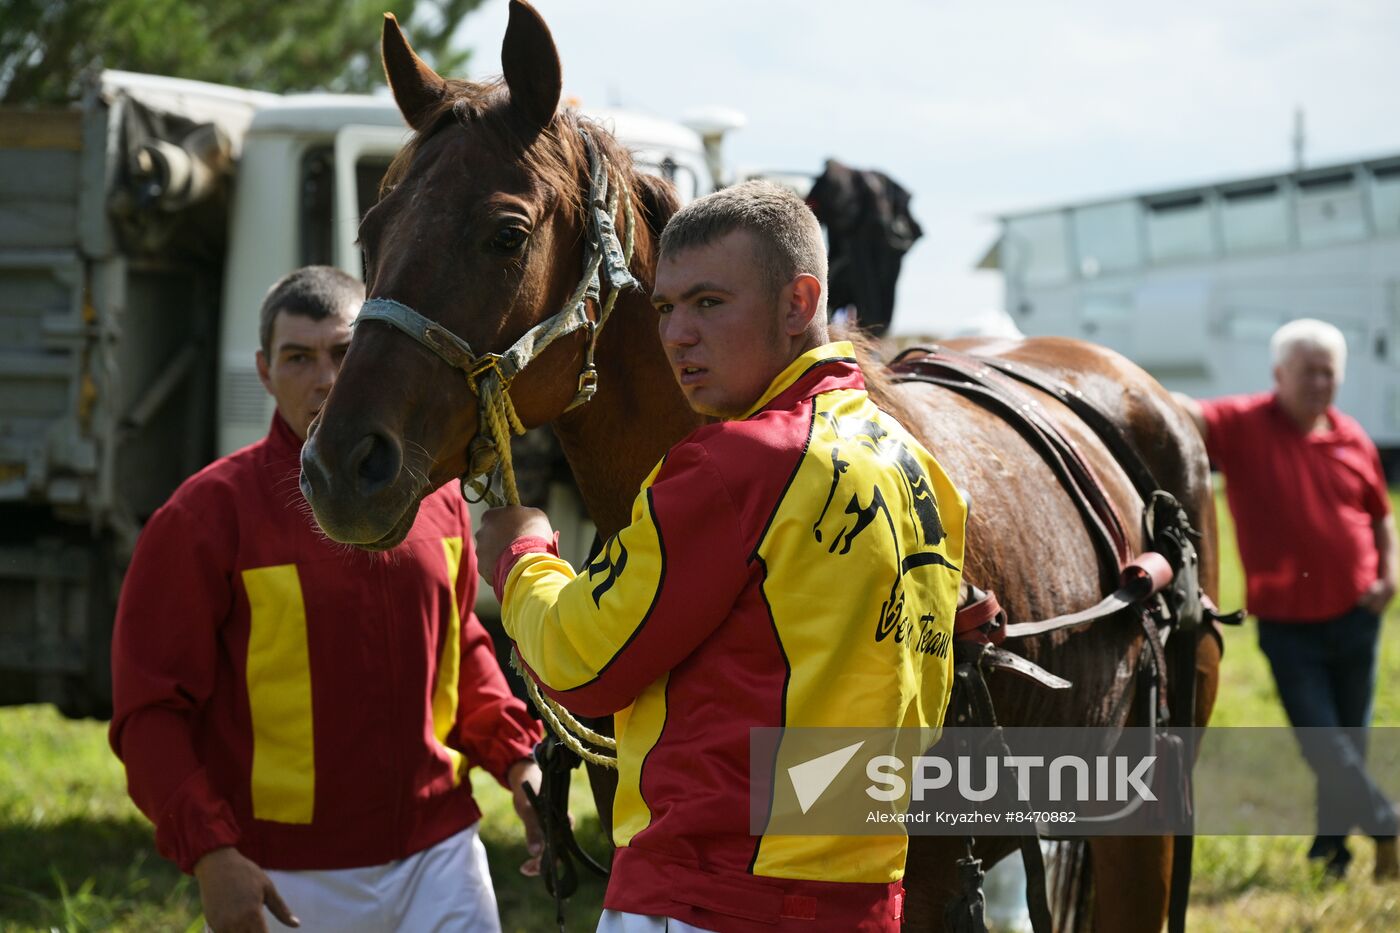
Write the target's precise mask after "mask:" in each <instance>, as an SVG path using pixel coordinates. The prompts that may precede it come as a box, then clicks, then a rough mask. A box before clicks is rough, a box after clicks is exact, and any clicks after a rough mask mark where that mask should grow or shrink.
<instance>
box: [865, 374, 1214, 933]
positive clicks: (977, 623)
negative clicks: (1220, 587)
mask: <svg viewBox="0 0 1400 933" xmlns="http://www.w3.org/2000/svg"><path fill="white" fill-rule="evenodd" d="M890 369H891V371H892V372H893V374H894V377H895V381H896V382H901V383H902V382H924V383H929V384H932V385H937V386H941V387H943V388H945V389H948V390H951V391H953V392H957V393H958V394H960V395H962V396H964V397H966V398H968V399H970V400H972V401H974V402H976V403H977V404H979V405H981V406H982V407H984V408H986V409H988V410H989V411H992V412H993V413H995V414H997V415H999V416H1000V417H1001V418H1002V419H1003V420H1005V421H1006V422H1007V423H1008V424H1010V425H1012V426H1013V427H1014V428H1015V429H1016V430H1017V431H1018V433H1020V434H1021V435H1022V437H1023V438H1025V439H1026V441H1027V442H1028V443H1029V444H1030V445H1031V447H1033V448H1034V449H1035V450H1036V451H1037V453H1039V454H1040V456H1041V458H1042V459H1043V460H1044V462H1045V463H1046V464H1047V465H1048V466H1049V467H1050V469H1051V471H1052V472H1053V473H1054V474H1055V475H1056V478H1057V479H1058V480H1059V482H1060V484H1061V485H1062V486H1063V487H1064V488H1065V490H1066V492H1067V493H1068V494H1069V496H1070V498H1071V499H1072V500H1073V501H1074V503H1075V506H1076V507H1077V509H1078V510H1079V512H1080V515H1081V517H1082V518H1083V520H1084V525H1085V527H1086V529H1088V531H1089V533H1090V536H1091V538H1093V540H1094V545H1095V549H1096V551H1097V553H1098V555H1099V558H1100V560H1099V563H1100V566H1101V567H1102V568H1103V571H1104V580H1105V581H1106V583H1108V585H1110V586H1114V587H1115V588H1114V589H1113V592H1111V593H1110V594H1109V595H1108V596H1106V597H1104V599H1103V600H1101V601H1100V602H1099V603H1097V604H1096V605H1094V606H1091V607H1089V608H1087V609H1084V610H1080V611H1078V612H1073V613H1068V614H1066V615H1061V616H1056V617H1054V618H1051V619H1044V620H1040V621H1033V622H1019V623H1012V622H1009V621H1008V620H1007V617H1006V613H1005V611H1004V610H1002V608H1001V606H1000V605H999V603H998V601H997V598H996V594H995V593H991V592H984V591H982V590H979V589H977V588H976V587H972V589H971V598H970V599H969V600H968V602H967V603H966V604H965V605H964V606H963V607H961V608H960V609H959V610H958V613H957V617H956V619H955V621H954V626H953V628H954V696H953V698H952V700H951V706H952V708H953V712H954V716H955V717H956V721H957V722H958V723H959V724H966V725H977V726H983V727H986V728H988V729H990V730H991V734H992V736H993V739H992V741H993V742H994V743H1000V745H1001V748H1000V749H997V751H999V752H1001V753H1003V754H1009V749H1007V747H1006V745H1005V741H1004V740H1003V739H1001V738H1000V735H1001V731H1000V730H1001V727H1000V725H999V724H998V723H997V721H996V714H995V709H994V707H993V704H992V698H991V693H990V691H989V690H988V688H987V682H986V674H987V673H989V672H990V671H996V670H1000V671H1005V672H1007V673H1010V674H1013V675H1015V676H1018V677H1021V678H1024V679H1027V680H1030V681H1032V682H1034V683H1037V684H1039V685H1041V686H1043V687H1046V688H1049V689H1052V690H1065V689H1068V688H1069V687H1071V686H1072V684H1071V683H1070V682H1069V681H1068V680H1065V679H1064V678H1061V677H1058V676H1056V675H1054V674H1052V673H1050V672H1049V671H1047V670H1045V669H1044V668H1042V667H1040V666H1039V665H1037V664H1036V663H1034V662H1033V661H1031V660H1029V659H1027V658H1025V657H1022V656H1020V655H1018V654H1013V653H1012V652H1010V651H1007V650H1005V649H1004V648H1003V647H1001V646H1002V644H1003V643H1004V642H1005V641H1006V640H1007V639H1016V638H1026V637H1032V636H1038V635H1044V634H1048V633H1050V632H1055V631H1061V630H1066V629H1071V628H1076V629H1081V630H1082V629H1083V628H1085V627H1087V626H1089V625H1091V624H1093V623H1095V622H1098V621H1101V620H1104V619H1108V618H1112V617H1115V616H1128V615H1129V613H1131V614H1132V616H1133V617H1135V619H1136V621H1137V623H1138V624H1140V625H1141V626H1142V629H1143V634H1144V636H1145V638H1146V642H1147V647H1148V650H1147V651H1146V652H1145V657H1146V659H1147V661H1146V664H1145V670H1144V673H1145V674H1146V675H1147V678H1148V681H1147V682H1148V685H1149V686H1148V688H1147V690H1146V691H1144V693H1145V699H1146V702H1147V704H1148V709H1147V711H1146V715H1147V719H1148V722H1150V723H1151V724H1152V725H1153V727H1154V730H1155V728H1156V727H1157V726H1167V725H1170V726H1174V727H1189V726H1191V725H1193V724H1194V716H1195V705H1196V698H1195V687H1196V646H1197V643H1198V641H1199V639H1200V637H1201V635H1202V633H1203V632H1204V633H1209V634H1210V635H1212V636H1213V637H1215V638H1216V639H1217V640H1219V639H1220V634H1219V631H1218V629H1217V628H1216V626H1215V624H1214V623H1217V622H1225V623H1231V624H1238V623H1239V621H1240V619H1241V614H1240V613H1233V614H1231V615H1230V616H1222V615H1221V614H1220V613H1219V612H1218V611H1216V609H1215V607H1214V606H1213V605H1212V604H1211V603H1210V600H1209V598H1208V597H1207V596H1206V595H1205V593H1204V592H1202V590H1201V588H1200V584H1199V577H1198V567H1197V560H1198V557H1197V553H1196V549H1195V546H1194V545H1193V544H1192V542H1191V539H1192V538H1193V537H1199V534H1198V533H1197V532H1196V531H1195V530H1194V529H1193V528H1191V526H1190V522H1189V520H1188V518H1187V515H1186V511H1185V509H1184V508H1183V507H1182V505H1181V504H1180V503H1179V502H1178V501H1177V500H1176V499H1175V498H1174V497H1173V496H1172V495H1171V494H1170V493H1167V492H1166V491H1164V490H1163V489H1162V488H1161V486H1160V484H1158V482H1157V480H1156V478H1155V477H1154V476H1153V475H1152V471H1151V469H1150V468H1149V467H1148V466H1147V464H1146V463H1145V462H1144V461H1143V459H1142V457H1141V456H1139V455H1138V453H1137V451H1136V450H1134V449H1133V447H1132V445H1131V444H1130V443H1129V442H1128V440H1127V438H1126V437H1125V436H1124V435H1123V433H1122V431H1121V430H1120V429H1119V428H1118V426H1117V425H1115V424H1114V423H1113V421H1112V420H1111V419H1110V418H1109V417H1108V416H1107V415H1105V414H1104V413H1103V412H1102V411H1100V410H1099V409H1097V408H1096V407H1094V405H1093V404H1092V403H1090V402H1089V401H1088V400H1087V399H1086V398H1085V397H1084V395H1083V394H1082V393H1080V392H1079V391H1077V390H1075V389H1073V388H1072V387H1070V386H1068V385H1067V384H1065V383H1062V382H1060V381H1058V380H1055V379H1052V378H1051V377H1049V376H1047V375H1045V374H1044V373H1041V372H1037V371H1034V370H1032V369H1030V368H1028V367H1025V366H1023V365H1021V364H1019V363H1015V362H1012V361H1010V360H1005V359H998V358H988V357H974V356H970V355H967V354H963V353H959V352H956V351H953V350H950V349H948V348H944V347H934V348H929V349H925V348H913V349H910V350H906V351H905V352H904V353H901V354H900V355H899V356H898V357H896V358H895V360H894V361H893V362H892V363H891V364H890ZM1025 387H1030V388H1033V389H1036V390H1038V391H1040V392H1043V393H1045V394H1047V395H1050V396H1052V397H1053V398H1056V399H1057V400H1059V401H1060V402H1062V403H1063V404H1064V405H1065V406H1066V407H1068V408H1069V409H1070V410H1071V411H1072V412H1073V413H1074V414H1075V415H1076V416H1077V417H1078V418H1079V419H1080V420H1081V421H1083V422H1084V423H1085V424H1086V425H1087V426H1088V427H1089V428H1090V429H1091V430H1092V431H1093V432H1094V433H1095V435H1097V436H1098V437H1099V439H1100V440H1101V441H1102V442H1103V443H1104V445H1105V446H1106V447H1107V448H1108V449H1109V451H1110V453H1111V454H1112V455H1113V457H1114V459H1115V460H1116V461H1117V463H1118V464H1119V466H1120V467H1121V468H1122V469H1123V471H1124V472H1125V473H1126V475H1127V477H1128V479H1129V480H1130V481H1131V482H1132V484H1133V487H1134V488H1135V489H1136V491H1137V493H1138V495H1139V496H1140V497H1141V499H1142V501H1143V503H1144V510H1143V516H1142V521H1143V530H1144V533H1145V534H1144V539H1145V541H1146V543H1147V548H1148V549H1147V550H1146V551H1144V552H1143V553H1142V554H1140V555H1137V556H1136V557H1134V556H1132V555H1131V552H1130V548H1129V544H1128V539H1127V535H1126V532H1125V531H1124V527H1123V521H1122V519H1121V517H1120V516H1119V515H1118V513H1117V510H1116V509H1115V508H1114V506H1113V503H1112V500H1111V499H1110V498H1109V496H1108V494H1107V493H1106V492H1105V490H1104V488H1103V486H1102V484H1101V483H1100V481H1099V479H1098V477H1097V476H1096V475H1095V474H1094V471H1093V470H1092V468H1090V466H1089V464H1088V463H1087V462H1086V461H1085V460H1084V459H1083V457H1082V456H1081V455H1080V453H1079V451H1078V449H1077V448H1076V446H1075V444H1074V443H1073V442H1072V441H1071V440H1069V439H1068V438H1067V437H1065V436H1064V434H1063V433H1062V432H1061V431H1060V430H1059V429H1058V428H1057V427H1056V426H1055V424H1054V422H1053V421H1052V420H1051V418H1050V416H1049V414H1048V412H1047V411H1046V410H1045V408H1044V406H1043V405H1042V404H1041V403H1040V402H1039V401H1038V400H1037V399H1036V398H1035V397H1034V396H1033V395H1032V394H1031V393H1028V392H1026V391H1025ZM1163 681H1165V682H1166V687H1167V688H1168V689H1162V686H1163ZM1169 697H1170V700H1169ZM1157 739H1158V741H1159V743H1161V742H1165V743H1166V744H1168V745H1171V744H1172V742H1173V741H1174V742H1175V745H1174V746H1173V747H1169V748H1167V749H1165V750H1166V751H1167V752H1168V758H1169V760H1172V759H1174V760H1175V761H1176V762H1177V763H1178V773H1179V774H1181V775H1183V776H1184V779H1183V782H1182V783H1183V789H1184V790H1185V799H1184V801H1183V806H1184V808H1185V813H1184V815H1185V818H1186V821H1187V823H1188V825H1189V822H1190V808H1191V802H1190V801H1191V788H1190V783H1189V772H1190V762H1191V761H1192V760H1193V759H1194V749H1190V748H1184V747H1182V743H1181V741H1180V739H1179V738H1178V737H1176V736H1165V735H1161V736H1157ZM1191 840H1192V837H1191V836H1190V835H1185V836H1179V837H1177V844H1176V845H1174V846H1173V855H1172V875H1171V893H1170V900H1169V914H1168V917H1169V930H1170V931H1171V933H1182V931H1184V930H1185V918H1186V905H1187V900H1188V897H1189V894H1190V877H1191V850H1192V846H1191ZM972 847H973V839H972V838H970V837H969V838H967V839H966V849H967V852H966V856H965V857H964V858H962V859H960V860H959V862H958V875H959V880H960V884H961V893H960V895H959V896H958V897H957V898H955V899H954V901H953V902H952V903H950V904H949V905H948V908H947V913H946V916H945V920H946V922H947V924H948V926H949V928H950V929H953V930H956V931H959V933H962V931H981V930H985V926H984V924H983V918H982V913H983V904H982V893H981V881H982V871H981V862H980V861H979V860H977V859H975V858H973V854H972ZM1020 850H1021V855H1022V858H1023V860H1024V862H1025V867H1026V898H1027V905H1028V907H1029V910H1030V915H1031V923H1032V927H1033V929H1034V930H1035V931H1036V933H1049V931H1050V929H1051V925H1052V920H1051V915H1050V909H1049V902H1048V898H1047V895H1046V890H1045V866H1044V863H1043V860H1042V857H1041V850H1040V841H1039V830H1037V834H1036V835H1034V836H1024V837H1022V838H1021V841H1020Z"/></svg>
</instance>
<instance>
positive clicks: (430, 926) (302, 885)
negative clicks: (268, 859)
mask: <svg viewBox="0 0 1400 933" xmlns="http://www.w3.org/2000/svg"><path fill="white" fill-rule="evenodd" d="M476 830H477V828H476V827H475V826H471V827H469V828H467V829H464V830H462V831H461V832H460V833H457V834H456V835H455V836H449V837H447V838H446V839H444V840H443V841H442V842H439V843H438V844H437V845H435V846H432V847H430V848H427V849H424V850H423V851H422V852H418V853H415V854H413V855H410V856H409V857H408V858H406V859H402V860H401V861H397V862H390V863H388V864H387V865H371V866H369V867H368V868H342V869H337V870H335V871H269V872H268V873H267V875H268V877H269V878H271V879H272V883H273V884H275V885H276V886H277V892H278V893H279V894H281V895H282V900H283V901H284V902H286V904H287V906H288V907H290V908H291V910H292V913H293V914H295V915H296V917H297V919H299V920H300V921H301V927H300V930H301V931H302V933H397V931H403V933H449V931H450V933H457V931H471V933H478V931H480V933H500V929H501V918H500V914H499V913H498V912H497V910H496V892H495V891H494V890H493V889H492V887H491V870H490V869H489V868H488V867H487V865H486V847H485V846H483V845H482V844H481V840H480V839H479V838H478V837H477V832H476ZM263 915H264V918H265V919H266V921H267V928H268V930H270V931H274V933H275V931H278V930H286V929H289V928H288V927H285V926H283V925H282V924H281V923H280V922H279V921H278V920H277V918H275V917H273V916H272V914H271V913H269V912H267V910H266V909H264V911H263Z"/></svg>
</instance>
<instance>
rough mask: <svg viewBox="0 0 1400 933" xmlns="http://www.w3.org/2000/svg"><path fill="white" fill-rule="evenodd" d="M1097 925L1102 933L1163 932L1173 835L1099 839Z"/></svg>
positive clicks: (1095, 841)
mask: <svg viewBox="0 0 1400 933" xmlns="http://www.w3.org/2000/svg"><path fill="white" fill-rule="evenodd" d="M1089 849H1090V851H1091V852H1092V853H1093V858H1092V864H1093V874H1094V923H1093V929H1094V930H1096V931H1099V933H1137V931H1142V933H1149V931H1150V933H1160V930H1161V929H1162V925H1163V924H1164V923H1165V922H1166V917H1167V895H1168V891H1169V887H1170V881H1171V865H1172V838H1171V837H1170V836H1096V837H1094V838H1092V839H1090V840H1089Z"/></svg>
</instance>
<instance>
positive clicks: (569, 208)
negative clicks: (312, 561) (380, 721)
mask: <svg viewBox="0 0 1400 933" xmlns="http://www.w3.org/2000/svg"><path fill="white" fill-rule="evenodd" d="M383 55H384V68H385V71H386V73H387V74H388V78H389V84H390V87H391V88H392V90H393V93H394V99H395V101H396V102H397V103H398V106H399V109H400V110H401V111H402V112H403V116H404V118H405V120H407V122H408V124H409V125H410V126H411V127H412V128H413V129H414V130H415V131H416V132H415V135H414V137H413V139H412V141H411V142H410V143H409V144H408V146H406V147H405V149H404V151H403V152H402V153H401V154H400V155H399V157H398V158H397V160H396V161H395V163H394V164H393V166H391V168H390V170H389V173H388V175H387V176H386V178H385V186H384V191H383V194H382V197H381V199H380V201H379V203H378V204H377V205H376V206H375V207H374V208H373V209H372V210H370V212H369V213H368V214H367V215H366V216H365V218H364V221H363V223H362V224H361V226H360V240H361V243H362V245H363V248H364V252H365V257H366V265H367V270H368V271H367V277H368V294H369V300H368V301H367V302H366V305H365V309H364V311H362V313H361V317H360V320H359V321H358V323H357V326H356V330H355V336H354V339H353V340H352V342H351V344H350V349H349V352H348V353H347V354H346V357H345V363H344V366H343V368H342V370H341V372H340V375H339V377H338V379H337V381H336V385H335V388H334V390H333V391H332V393H331V396H330V398H329V399H328V400H327V402H326V404H325V406H324V409H323V411H322V412H321V416H320V419H319V422H318V423H317V424H316V425H314V426H313V428H312V434H311V437H310V440H309V441H308V443H307V444H306V447H305V448H304V450H303V452H302V489H303V491H304V492H305V494H306V498H307V501H308V502H310V503H311V506H312V508H313V510H314V511H315V514H316V519H317V521H318V522H319V523H320V524H321V527H322V528H323V529H324V530H325V531H326V533H327V534H329V535H330V536H331V537H332V538H335V539H336V540H339V541H343V542H346V543H350V544H357V545H361V546H365V547H371V548H384V547H391V546H393V545H394V544H397V543H398V542H399V541H401V540H402V539H403V537H404V535H406V534H407V532H408V529H409V528H410V527H411V526H412V523H413V519H414V517H415V515H416V513H417V505H418V502H419V501H420V500H421V499H422V497H423V496H424V495H426V494H427V493H428V492H430V491H432V490H433V489H436V488H437V487H439V486H441V485H442V484H444V483H446V482H448V481H449V480H451V479H453V478H455V477H457V476H460V475H462V474H464V473H466V472H468V470H469V466H472V467H479V464H476V463H471V462H470V461H473V460H474V459H476V458H477V457H479V456H480V455H481V453H482V451H483V447H482V445H481V443H480V442H478V443H477V444H473V441H474V440H475V439H477V438H478V436H479V435H482V434H483V432H484V431H485V427H484V425H483V424H482V423H481V422H482V421H483V415H484V414H485V411H484V408H485V406H483V405H482V404H481V392H482V384H483V382H482V380H483V379H484V378H487V377H490V378H496V380H497V381H496V385H497V386H499V385H500V384H501V383H502V382H506V383H509V385H510V391H509V397H510V399H511V400H512V401H513V403H514V408H515V412H516V413H517V414H518V416H519V419H520V421H521V422H523V423H524V425H526V426H534V425H539V424H544V423H546V422H549V421H552V420H553V419H555V418H556V417H558V416H559V415H560V414H561V413H562V412H564V411H565V410H566V409H567V408H568V407H570V405H571V404H573V403H574V401H575V400H576V399H577V398H579V397H580V394H581V379H580V374H581V373H582V372H583V370H584V369H585V367H586V365H587V361H586V359H585V357H586V356H587V355H589V354H590V353H591V348H590V347H589V344H590V341H591V340H592V339H593V335H592V327H591V326H590V324H589V323H588V320H582V319H580V318H579V316H578V315H577V314H575V315H573V316H572V318H571V324H572V327H573V329H569V328H565V329H564V330H563V331H562V335H561V336H557V339H554V340H553V341H552V342H549V344H548V347H547V348H546V349H544V350H543V351H542V352H540V353H539V354H538V355H536V356H534V357H533V358H532V359H528V360H527V359H526V355H517V358H516V362H520V363H521V364H522V365H523V363H525V362H527V361H528V365H526V366H524V368H523V369H522V370H521V371H520V372H519V374H518V375H516V374H515V373H514V372H509V373H506V375H505V378H504V379H500V378H497V376H496V375H493V374H492V372H491V369H492V366H491V361H490V359H489V356H490V355H491V354H499V353H502V352H503V351H505V350H506V349H507V348H511V347H512V346H513V345H516V344H517V342H518V341H520V340H521V337H522V335H525V334H526V333H527V332H529V331H531V329H532V328H533V327H535V326H536V325H539V324H541V322H545V321H548V320H550V319H551V318H552V317H554V316H555V315H556V313H557V312H560V311H561V309H567V308H568V307H572V306H573V303H572V302H571V298H572V297H574V296H576V294H577V291H578V289H579V288H580V287H581V286H580V275H581V274H582V273H581V270H582V268H583V266H584V262H585V259H586V258H588V257H590V256H592V255H593V254H594V253H595V252H596V251H595V250H591V249H588V248H587V243H588V241H589V240H593V239H596V230H595V229H594V228H590V226H589V223H588V219H589V214H588V204H587V203H586V202H587V201H588V196H589V190H590V188H589V184H590V175H591V174H593V175H596V172H597V167H598V166H599V165H600V164H601V165H603V166H604V168H605V169H606V171H607V174H608V177H609V178H610V181H611V187H612V190H613V191H614V192H616V191H618V190H619V188H621V190H622V191H623V194H622V198H623V203H622V204H620V205H617V210H618V213H617V217H618V218H619V219H618V221H617V224H618V227H619V228H623V227H624V226H625V224H624V221H623V219H622V218H624V217H625V216H626V215H627V214H628V213H629V211H630V212H631V214H632V215H633V216H634V217H636V231H637V239H638V243H637V254H636V256H635V258H634V260H633V263H632V265H633V267H634V268H638V269H646V268H647V267H649V266H650V264H651V261H652V260H651V255H650V253H651V237H650V235H649V233H648V232H647V230H646V223H645V221H644V219H643V218H645V217H647V213H648V212H647V209H646V205H647V204H648V203H651V201H650V199H649V198H648V195H649V194H650V195H654V193H655V192H654V189H652V188H650V187H646V186H648V185H649V184H650V180H646V181H642V180H637V179H635V177H634V176H633V174H632V170H631V164H630V160H629V159H628V157H627V154H626V153H625V152H624V151H623V150H621V149H620V148H619V147H618V146H617V145H616V143H615V142H614V141H613V140H612V139H611V137H610V136H608V135H607V134H606V133H603V132H602V131H601V130H600V129H598V128H596V127H592V126H588V125H587V124H581V123H580V121H579V118H578V117H577V115H575V114H573V113H572V112H568V111H565V112H560V111H559V109H558V104H559V95H560V87H561V81H560V67H559V57H558V54H557V52H556V50H555V47H554V41H553V39H552V38H551V36H550V34H549V30H548V28H547V27H546V26H545V24H544V22H543V20H541V19H540V17H539V15H538V14H537V13H536V12H535V11H534V10H533V9H532V8H531V7H530V6H529V5H528V4H526V3H522V2H512V3H511V8H510V24H509V26H508V28H507V30H506V35H505V42H504V46H503V49H502V55H501V63H502V71H503V72H504V79H503V80H501V81H499V82H496V83H492V84H472V83H469V82H466V81H459V80H451V79H444V78H441V77H439V76H438V75H437V74H435V73H434V72H433V70H432V69H431V68H429V67H428V66H427V65H426V64H425V63H424V62H423V61H422V60H420V59H419V58H418V56H417V55H415V54H414V52H413V50H412V49H411V48H410V46H409V44H408V42H407V40H406V39H405V38H404V36H403V34H402V33H401V32H400V31H399V27H398V24H397V22H396V21H395V20H394V19H393V17H392V16H386V18H385V22H384V39H383ZM585 129H586V132H587V133H588V140H587V141H586V140H585V138H584V136H583V132H584V131H585ZM588 141H591V143H592V145H593V148H594V152H593V153H592V156H593V158H592V159H590V152H589V148H588ZM590 161H591V162H592V170H591V169H590ZM643 187H644V188H645V190H641V191H639V190H638V189H639V188H643ZM634 199H638V200H634ZM654 210H655V209H654V208H653V211H654ZM616 266H617V262H616V261H614V267H615V268H614V271H616ZM602 267H603V271H602V283H603V288H604V290H605V291H606V290H607V287H608V284H609V283H610V282H611V283H612V284H613V285H614V287H615V286H616V284H617V283H616V281H615V280H614V278H615V277H614V276H610V275H609V274H608V262H607V260H606V259H604V260H603V261H602ZM623 271H624V274H623V276H622V277H623V278H625V270H623ZM598 308H599V303H598V302H597V301H594V300H589V301H588V302H587V303H586V305H585V306H584V310H585V311H586V312H587V315H586V317H588V318H591V319H594V320H596V316H597V313H598ZM549 329H550V330H554V329H555V327H554V324H553V323H551V324H550V326H549ZM454 338H456V339H455V340H454ZM526 342H529V341H526ZM462 344H465V345H466V346H465V347H464V346H462ZM497 368H498V369H499V368H501V367H499V366H498V367H497ZM506 368H509V367H506ZM512 377H514V378H513V379H512ZM485 452H486V454H487V455H489V453H490V449H489V447H487V448H485Z"/></svg>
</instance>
